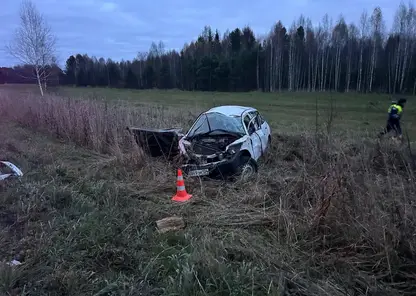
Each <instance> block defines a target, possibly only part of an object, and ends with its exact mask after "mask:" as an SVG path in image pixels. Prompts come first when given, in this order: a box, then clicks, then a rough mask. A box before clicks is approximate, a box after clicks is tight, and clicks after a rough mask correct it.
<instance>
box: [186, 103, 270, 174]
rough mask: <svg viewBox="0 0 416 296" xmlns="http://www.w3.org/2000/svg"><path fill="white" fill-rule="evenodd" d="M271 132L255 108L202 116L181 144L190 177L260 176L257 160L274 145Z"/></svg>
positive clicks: (232, 108)
mask: <svg viewBox="0 0 416 296" xmlns="http://www.w3.org/2000/svg"><path fill="white" fill-rule="evenodd" d="M270 139H271V130H270V126H269V124H268V123H267V122H266V121H265V120H264V118H263V117H262V116H261V114H260V113H259V112H258V111H257V110H256V109H254V108H252V107H243V106H219V107H215V108H212V109H210V110H208V111H206V112H204V113H202V114H201V115H200V116H199V117H198V118H197V119H196V121H195V122H194V124H193V125H192V126H191V128H190V129H189V131H188V132H187V133H186V134H185V136H184V137H182V138H181V139H180V140H179V149H180V152H181V155H183V156H184V157H185V159H186V163H185V164H184V165H182V169H183V171H184V172H185V173H186V174H187V175H189V176H207V175H230V174H240V175H241V174H242V175H243V176H244V177H246V178H247V177H250V176H251V175H252V174H254V173H255V172H257V160H258V159H259V158H260V157H261V156H262V155H263V154H264V153H265V152H266V150H267V147H268V146H269V144H270Z"/></svg>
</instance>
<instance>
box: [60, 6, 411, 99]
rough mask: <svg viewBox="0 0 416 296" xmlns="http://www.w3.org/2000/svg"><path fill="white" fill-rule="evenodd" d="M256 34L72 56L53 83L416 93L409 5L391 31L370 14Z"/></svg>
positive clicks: (302, 20) (213, 34)
mask: <svg viewBox="0 0 416 296" xmlns="http://www.w3.org/2000/svg"><path fill="white" fill-rule="evenodd" d="M256 33H258V32H256ZM256 33H255V32H253V30H252V29H251V28H250V27H244V28H236V29H233V30H232V31H227V32H225V33H224V34H220V32H218V30H215V29H214V28H212V27H209V26H206V27H205V28H204V29H203V31H202V33H201V34H200V35H199V37H198V39H197V40H195V41H192V42H190V43H189V44H185V45H184V47H183V49H182V50H181V51H180V52H177V51H174V50H166V49H165V46H164V44H163V43H162V42H159V43H152V44H151V46H150V49H149V51H148V52H139V53H138V54H137V57H136V58H135V59H133V60H131V61H113V60H111V59H105V58H103V57H100V58H97V57H94V56H92V57H90V56H88V55H87V54H74V55H72V56H70V57H69V58H68V59H67V60H66V64H65V68H64V69H63V71H62V73H61V75H60V77H59V83H60V84H66V85H76V86H93V87H94V86H96V87H115V88H137V89H150V88H159V89H171V88H177V89H182V90H200V91H231V92H235V91H252V90H261V91H265V92H274V91H283V90H288V91H327V90H332V91H339V92H351V91H356V92H384V93H410V94H415V92H416V10H415V8H413V6H411V5H405V4H400V5H399V6H398V8H397V11H396V12H395V16H394V23H393V25H392V27H391V28H387V27H386V25H385V21H384V16H383V12H382V11H381V9H380V8H378V7H376V8H375V9H374V10H373V11H371V12H365V11H364V12H362V13H361V16H360V18H359V22H358V23H355V24H354V23H348V22H347V20H345V19H344V18H343V17H342V16H340V17H339V18H338V19H337V20H333V19H330V18H329V17H328V15H325V16H324V17H323V18H322V20H321V22H320V24H319V25H318V26H316V27H313V26H312V22H311V20H309V19H308V18H306V17H304V16H301V17H299V19H297V20H296V21H294V22H293V23H292V24H291V25H290V26H286V25H285V24H282V23H281V22H280V21H277V22H276V23H275V24H274V25H273V26H272V28H271V30H270V32H269V33H268V34H266V35H265V36H264V37H262V38H259V37H256ZM260 33H263V32H260Z"/></svg>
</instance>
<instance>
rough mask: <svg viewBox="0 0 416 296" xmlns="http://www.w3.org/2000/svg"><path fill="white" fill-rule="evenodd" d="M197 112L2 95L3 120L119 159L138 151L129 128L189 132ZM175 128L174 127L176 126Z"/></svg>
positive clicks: (160, 107)
mask: <svg viewBox="0 0 416 296" xmlns="http://www.w3.org/2000/svg"><path fill="white" fill-rule="evenodd" d="M197 114H198V111H197V110H193V109H192V108H191V109H189V108H188V107H187V108H186V110H181V109H178V108H176V109H175V108H168V107H166V106H162V105H160V106H155V105H144V106H140V107H132V106H131V105H129V104H127V103H126V102H124V101H119V102H114V101H113V102H111V103H109V102H108V100H106V99H105V98H95V99H91V98H65V97H61V96H58V95H46V96H45V97H39V96H37V95H34V94H30V93H29V94H17V95H16V93H14V92H13V91H7V89H6V90H2V92H0V116H2V118H3V119H9V120H12V121H14V122H17V123H19V124H22V125H23V126H27V127H30V128H33V129H36V130H40V131H45V132H48V133H49V134H51V135H54V136H56V137H58V138H60V139H64V140H69V141H71V142H73V143H76V144H78V145H81V146H83V147H88V148H91V149H93V150H95V151H97V152H100V153H106V154H114V155H117V156H120V155H123V153H126V152H129V151H131V150H132V149H136V151H137V147H135V142H134V141H133V139H132V136H131V135H130V134H129V133H128V132H127V131H126V128H127V127H131V126H137V127H145V128H170V127H180V128H186V127H187V126H188V125H189V123H190V121H192V120H193V119H194V118H195V116H196V115H197ZM172 125H173V126H172Z"/></svg>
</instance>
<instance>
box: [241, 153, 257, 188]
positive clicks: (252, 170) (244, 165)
mask: <svg viewBox="0 0 416 296" xmlns="http://www.w3.org/2000/svg"><path fill="white" fill-rule="evenodd" d="M256 174H257V163H256V161H255V160H254V159H253V158H251V157H249V156H242V157H241V161H240V166H239V168H238V171H237V180H238V181H239V182H243V183H245V182H247V181H249V180H250V179H253V177H254V176H255V175H256Z"/></svg>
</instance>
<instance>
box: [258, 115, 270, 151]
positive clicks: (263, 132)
mask: <svg viewBox="0 0 416 296" xmlns="http://www.w3.org/2000/svg"><path fill="white" fill-rule="evenodd" d="M256 116H257V121H258V124H259V126H260V129H259V134H260V136H261V142H262V148H263V149H262V150H263V153H264V152H266V150H267V147H268V146H269V145H270V143H269V138H270V133H271V131H270V126H269V124H268V123H267V122H266V121H265V120H264V118H263V117H262V116H261V114H260V113H259V112H257V114H256Z"/></svg>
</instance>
